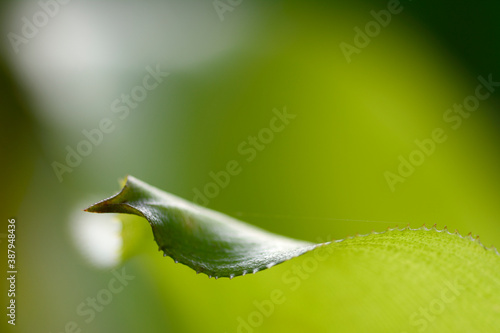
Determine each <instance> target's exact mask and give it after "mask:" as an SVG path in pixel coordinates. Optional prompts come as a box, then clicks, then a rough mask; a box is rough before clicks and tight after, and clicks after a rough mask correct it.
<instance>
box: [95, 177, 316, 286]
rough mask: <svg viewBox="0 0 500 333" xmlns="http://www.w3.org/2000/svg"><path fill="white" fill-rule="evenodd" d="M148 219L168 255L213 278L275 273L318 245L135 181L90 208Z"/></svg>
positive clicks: (129, 181) (158, 242) (100, 211)
mask: <svg viewBox="0 0 500 333" xmlns="http://www.w3.org/2000/svg"><path fill="white" fill-rule="evenodd" d="M86 211H87V212H91V213H124V214H135V215H138V216H141V217H144V218H146V220H147V221H148V222H149V224H150V225H151V228H152V231H153V235H154V239H155V241H156V242H157V244H158V248H159V249H160V250H163V252H164V256H170V257H171V258H172V259H174V261H175V262H179V263H182V264H185V265H187V266H189V267H191V268H192V269H194V270H195V271H197V272H203V273H205V274H207V275H209V276H217V277H229V278H230V277H231V276H233V277H234V276H239V275H243V272H245V271H248V270H251V271H253V272H257V271H261V270H264V269H266V268H270V267H272V266H274V265H276V264H279V263H282V262H284V261H286V260H289V259H291V258H293V257H296V256H299V255H301V254H304V253H306V252H308V251H310V250H312V249H314V248H316V246H317V245H315V244H312V243H309V242H305V241H300V240H295V239H290V238H286V237H283V236H279V235H276V234H272V233H270V232H267V231H264V230H262V229H259V228H257V227H253V226H251V225H248V224H245V223H243V222H241V221H239V220H237V219H235V218H232V217H230V216H227V215H225V214H222V213H218V212H215V211H212V210H210V209H207V208H205V207H201V206H198V205H196V204H194V203H192V202H189V201H187V200H184V199H182V198H179V197H177V196H175V195H172V194H169V193H166V192H163V191H161V190H159V189H157V188H155V187H153V186H151V185H148V184H146V183H144V182H142V181H140V180H139V179H137V178H134V177H133V176H128V177H127V180H126V183H125V184H124V186H123V188H122V190H121V191H120V192H119V193H117V194H115V195H114V196H111V197H109V198H107V199H105V200H102V201H99V202H97V203H96V204H94V205H92V206H90V207H89V208H87V209H86Z"/></svg>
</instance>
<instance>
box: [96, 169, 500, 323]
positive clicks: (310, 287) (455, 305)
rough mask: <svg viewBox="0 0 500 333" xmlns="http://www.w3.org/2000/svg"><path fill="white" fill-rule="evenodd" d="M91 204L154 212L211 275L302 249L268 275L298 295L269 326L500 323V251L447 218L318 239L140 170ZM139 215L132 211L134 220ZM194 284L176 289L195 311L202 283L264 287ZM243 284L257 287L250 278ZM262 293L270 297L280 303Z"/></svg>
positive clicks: (165, 242) (178, 252)
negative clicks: (236, 213) (185, 193)
mask: <svg viewBox="0 0 500 333" xmlns="http://www.w3.org/2000/svg"><path fill="white" fill-rule="evenodd" d="M87 211H89V212H99V213H110V212H113V213H126V214H135V215H139V216H141V217H144V218H146V219H147V220H148V221H149V223H150V225H151V227H152V230H153V235H154V239H155V240H156V242H157V243H158V245H159V248H160V249H161V250H163V251H164V253H165V255H169V256H171V257H172V258H173V259H174V260H175V261H178V262H181V263H183V264H185V265H187V266H189V267H191V268H193V269H194V270H196V271H197V272H204V273H206V274H207V275H208V276H209V277H211V276H214V277H230V278H232V277H234V276H238V275H244V274H245V273H249V272H257V271H261V270H264V269H266V268H269V267H271V266H273V265H275V264H279V263H282V262H284V261H287V260H289V259H292V258H294V257H297V256H300V255H303V256H301V257H300V258H296V259H294V260H291V261H290V262H289V263H287V264H285V265H282V266H281V267H280V268H278V269H275V270H272V271H273V272H270V273H271V274H268V275H267V276H266V281H267V282H266V285H267V284H269V291H270V294H271V295H273V293H274V295H276V293H278V294H281V295H284V296H283V297H282V298H281V299H282V300H284V299H289V300H290V301H288V302H285V303H284V304H282V303H281V301H280V302H279V303H276V304H274V305H273V308H274V307H276V308H277V307H278V306H279V307H280V311H277V312H276V313H275V314H274V315H273V320H271V321H269V323H266V325H265V327H261V329H263V330H264V331H270V332H275V331H279V330H285V331H286V330H290V331H292V330H297V329H298V330H302V331H306V330H313V331H332V329H333V328H335V327H344V328H349V329H346V330H345V331H348V332H355V331H362V332H365V331H370V332H424V331H426V332H459V331H461V332H493V331H495V330H497V329H498V327H500V255H499V253H498V251H497V250H496V249H495V248H494V247H491V248H486V247H484V246H483V245H482V244H481V242H480V241H479V237H473V236H472V234H469V235H468V236H466V237H463V236H461V235H460V234H459V233H458V232H454V233H450V232H449V231H448V230H447V229H446V227H445V229H444V230H438V229H437V228H436V226H434V227H432V228H427V227H425V226H422V227H421V228H418V229H412V228H410V227H409V226H408V227H406V228H402V229H397V228H394V229H388V230H387V231H383V232H372V233H371V234H368V235H357V236H354V237H347V238H346V239H344V240H336V241H332V242H329V243H324V244H311V243H308V242H303V241H298V240H293V239H288V238H285V237H282V236H279V235H275V234H272V233H269V232H266V231H263V230H261V229H258V228H255V227H252V226H249V225H247V224H245V223H243V222H241V221H238V220H236V219H234V218H231V217H229V216H227V215H224V214H221V213H217V212H214V211H212V210H209V209H206V208H203V207H199V206H197V205H195V204H193V203H190V202H188V201H186V200H184V199H181V198H178V197H176V196H174V195H171V194H168V193H165V192H163V191H160V190H158V189H156V188H154V187H152V186H150V185H148V184H145V183H144V182H141V181H140V180H138V179H136V178H134V177H131V176H129V177H128V180H127V181H126V183H125V185H124V187H123V189H122V190H121V191H120V192H119V193H118V194H116V195H114V196H112V197H110V198H108V199H105V200H103V201H101V202H98V203H96V204H95V205H93V206H91V207H89V208H88V209H87ZM135 222H137V221H136V219H132V220H130V221H128V222H127V223H135ZM131 230H132V229H131ZM127 238H128V239H131V238H133V237H131V235H128V236H127ZM160 266H161V265H160ZM151 270H152V271H154V272H155V274H153V276H155V278H156V279H157V280H158V284H160V285H163V283H162V282H164V281H165V280H167V279H170V278H172V276H171V275H172V273H173V272H171V271H165V270H163V269H162V268H161V267H158V265H156V264H155V265H153V266H152V267H151ZM179 273H180V272H179ZM181 275H182V274H181ZM178 278H180V277H179V276H178ZM187 278H188V277H186V276H183V277H182V279H187ZM243 280H245V279H243ZM245 281H246V280H245ZM187 283H189V282H187ZM189 285H190V286H191V288H190V290H189V291H187V290H184V289H183V290H182V297H179V298H178V299H177V302H178V303H179V304H177V306H181V304H184V303H182V302H185V311H192V309H193V303H196V300H197V299H198V298H199V295H200V293H204V294H205V295H206V297H207V298H208V299H215V298H217V299H220V301H221V302H223V303H224V302H226V303H230V302H234V301H235V297H236V295H234V293H238V295H239V296H240V297H242V298H244V297H246V299H247V301H248V302H249V303H252V301H251V300H252V298H253V297H255V296H254V295H253V294H252V291H251V290H252V289H249V290H247V289H245V288H243V289H242V288H241V285H240V286H239V287H240V288H239V289H238V286H235V287H230V286H228V285H223V286H222V287H224V290H231V292H230V293H228V294H226V293H225V292H224V291H221V290H215V289H214V286H210V287H209V286H206V285H203V284H202V283H200V281H197V282H196V283H194V281H191V283H189ZM217 285H219V284H217ZM231 285H233V286H234V284H231ZM244 285H245V286H246V288H249V287H250V286H253V287H254V288H255V285H253V284H252V283H251V282H250V283H248V284H247V283H245V284H244ZM163 288H166V290H167V289H168V288H170V289H168V291H165V292H164V294H165V295H169V297H168V300H169V299H170V297H171V296H172V294H173V293H175V292H176V289H175V288H176V287H173V288H174V290H172V289H171V288H172V286H171V285H170V284H165V285H164V286H163ZM228 288H229V289H228ZM253 290H254V292H255V291H258V290H259V289H253ZM210 293H212V294H211V296H208V295H210ZM189 295H191V296H189ZM224 297H226V298H224ZM184 298H185V300H184ZM261 299H262V298H259V302H262V304H263V303H264V302H266V304H268V306H269V304H271V303H269V302H270V301H269V300H262V301H260V300H261ZM271 300H273V298H272V297H271ZM255 302H257V301H254V302H253V304H256V303H255ZM257 303H258V302H257ZM259 304H261V303H259ZM297 304H299V305H300V308H301V309H302V308H307V309H308V313H309V314H310V315H309V316H305V317H304V318H301V320H300V323H301V325H302V326H297V322H295V321H290V320H289V317H288V314H289V313H297ZM256 309H257V310H254V311H253V312H252V310H250V311H249V314H248V317H246V316H245V315H244V314H243V317H241V318H243V319H241V320H243V321H245V320H248V322H245V324H242V321H241V320H240V321H239V322H238V323H236V322H233V321H230V322H228V323H227V325H228V326H231V325H234V327H233V328H231V327H229V328H230V329H234V328H236V325H238V329H239V328H240V325H249V323H250V322H251V320H252V318H255V317H252V316H253V314H254V313H255V311H259V310H258V308H256ZM268 309H269V308H268ZM240 311H241V309H240V308H234V309H233V308H229V309H226V310H225V312H224V315H223V317H224V318H228V317H227V316H228V315H229V316H230V317H234V318H240V316H241V315H242V314H241V313H240ZM273 311H274V310H273ZM300 311H302V310H300ZM202 312H203V311H201V310H200V314H199V315H201V314H202ZM207 316H208V317H209V318H208V317H207V318H206V320H205V321H203V322H204V323H209V322H211V320H213V319H214V318H213V316H214V314H213V313H207ZM221 320H225V321H227V319H221ZM214 325H215V326H214V327H212V328H213V329H214V330H215V329H216V328H217V327H216V326H217V325H216V324H214ZM273 325H274V326H273ZM247 327H249V326H247Z"/></svg>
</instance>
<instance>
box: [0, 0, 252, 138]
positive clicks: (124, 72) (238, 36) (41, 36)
mask: <svg viewBox="0 0 500 333" xmlns="http://www.w3.org/2000/svg"><path fill="white" fill-rule="evenodd" d="M48 1H52V0H42V2H48ZM54 1H55V0H54ZM61 1H62V0H61ZM245 7H246V8H245V10H238V8H235V10H234V11H233V12H231V13H228V15H229V14H230V15H231V16H232V17H233V18H234V19H232V20H229V19H228V20H225V21H224V22H221V21H220V19H219V17H218V15H217V13H216V11H215V10H214V8H213V5H212V2H211V1H172V0H170V1H141V2H132V1H80V0H72V1H69V2H68V3H67V4H60V7H59V8H58V11H57V13H56V14H55V15H54V16H53V17H50V19H49V21H48V24H47V25H45V26H43V27H41V28H39V31H38V33H37V34H36V35H35V36H34V37H33V38H29V39H28V43H26V44H21V45H19V52H17V53H16V52H15V51H14V48H13V46H12V44H11V42H10V41H9V39H8V38H4V39H3V41H4V43H3V45H1V48H2V52H4V53H5V54H6V56H7V59H9V61H10V62H11V67H12V68H14V71H15V72H16V74H17V75H18V76H19V77H20V78H21V82H22V83H23V85H24V86H25V88H27V91H28V93H29V94H31V96H30V97H31V98H30V103H31V104H32V108H33V109H34V110H35V111H36V112H37V115H36V116H37V118H38V119H39V121H41V122H42V123H44V124H46V125H47V126H49V127H51V128H54V129H58V128H60V129H62V130H65V131H68V132H70V131H74V130H77V129H79V128H80V129H81V128H82V126H86V125H93V124H94V123H95V119H97V118H99V117H102V114H103V113H105V112H108V111H109V110H107V109H106V107H107V106H108V105H109V104H110V102H111V101H112V100H114V99H115V98H116V97H117V94H118V95H119V94H120V93H122V92H124V91H126V89H127V87H128V88H130V87H129V86H128V85H130V84H132V83H133V80H134V78H135V76H136V75H140V73H143V71H144V68H145V67H146V66H148V65H149V66H155V65H156V64H160V66H161V68H162V69H163V70H165V71H168V72H171V73H173V74H175V72H176V71H186V70H189V69H190V68H194V67H197V66H200V65H202V64H204V63H207V62H209V61H213V60H214V59H216V58H218V57H221V56H223V55H225V54H227V53H228V52H231V51H234V50H235V49H237V48H238V45H241V41H243V40H245V35H246V34H247V33H248V32H249V31H251V27H250V26H251V25H252V24H255V23H252V22H254V21H255V20H252V17H253V16H254V14H252V13H255V11H254V10H252V4H251V3H248V4H246V5H245ZM39 11H42V9H41V7H40V5H39V3H38V1H12V2H9V3H7V4H3V10H2V17H1V18H0V19H1V22H2V23H1V30H2V34H3V35H4V36H7V34H8V33H9V32H13V33H15V34H18V35H20V36H22V31H21V30H22V27H23V25H24V23H23V18H24V17H26V18H27V19H28V20H29V21H30V22H33V16H34V15H35V14H36V13H37V12H39ZM127 84H128V85H127Z"/></svg>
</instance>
